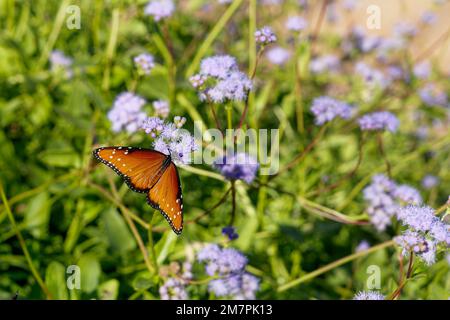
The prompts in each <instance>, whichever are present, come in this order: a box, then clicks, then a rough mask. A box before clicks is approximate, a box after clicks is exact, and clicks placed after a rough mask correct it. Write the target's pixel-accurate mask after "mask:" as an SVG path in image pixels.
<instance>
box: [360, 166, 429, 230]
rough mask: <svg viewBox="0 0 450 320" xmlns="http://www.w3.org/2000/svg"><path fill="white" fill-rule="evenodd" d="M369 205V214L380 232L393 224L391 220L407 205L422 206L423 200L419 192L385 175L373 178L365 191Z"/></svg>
mask: <svg viewBox="0 0 450 320" xmlns="http://www.w3.org/2000/svg"><path fill="white" fill-rule="evenodd" d="M363 196H364V200H365V201H366V202H367V203H368V207H367V213H368V214H369V216H370V221H371V223H372V224H373V225H374V226H375V228H376V229H377V230H378V231H384V230H385V229H386V227H387V226H389V225H390V224H391V218H392V217H393V216H394V215H395V213H396V212H397V211H398V209H399V208H401V206H402V205H405V204H420V203H422V198H421V196H420V194H419V192H418V191H417V190H415V189H414V188H412V187H410V186H407V185H397V184H396V183H395V182H394V181H392V180H391V179H389V178H388V177H386V176H385V175H382V174H378V175H375V176H373V177H372V183H371V184H370V185H369V186H367V187H366V188H365V189H364V190H363Z"/></svg>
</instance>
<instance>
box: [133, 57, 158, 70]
mask: <svg viewBox="0 0 450 320" xmlns="http://www.w3.org/2000/svg"><path fill="white" fill-rule="evenodd" d="M133 61H134V63H135V64H136V67H137V68H138V70H139V71H141V72H142V73H143V74H149V73H150V71H151V70H152V69H153V68H154V67H155V62H154V58H153V56H152V55H151V54H148V53H141V54H140V55H138V56H136V57H134V59H133Z"/></svg>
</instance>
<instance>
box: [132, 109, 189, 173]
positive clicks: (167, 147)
mask: <svg viewBox="0 0 450 320" xmlns="http://www.w3.org/2000/svg"><path fill="white" fill-rule="evenodd" d="M185 122H186V119H185V118H183V117H175V118H174V123H167V122H164V121H163V120H162V119H160V118H158V117H150V118H147V119H146V120H145V121H143V123H142V126H141V127H142V129H144V130H145V132H146V133H148V134H150V135H151V137H152V138H154V139H155V140H154V141H153V148H154V149H155V150H156V151H159V152H162V153H164V154H166V155H170V157H171V158H172V160H173V161H175V162H179V163H183V164H186V163H189V162H190V161H191V153H192V152H193V151H195V150H197V147H198V146H197V144H196V142H195V139H194V137H193V136H192V135H191V134H190V133H189V132H188V131H187V130H184V129H181V127H182V125H183V124H184V123H185Z"/></svg>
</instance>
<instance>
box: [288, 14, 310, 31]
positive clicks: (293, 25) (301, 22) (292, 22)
mask: <svg viewBox="0 0 450 320" xmlns="http://www.w3.org/2000/svg"><path fill="white" fill-rule="evenodd" d="M307 26H308V22H306V20H305V19H303V18H302V17H300V16H290V17H289V18H288V19H287V20H286V23H285V27H286V29H288V30H291V31H297V32H298V31H302V30H304V29H306V27H307Z"/></svg>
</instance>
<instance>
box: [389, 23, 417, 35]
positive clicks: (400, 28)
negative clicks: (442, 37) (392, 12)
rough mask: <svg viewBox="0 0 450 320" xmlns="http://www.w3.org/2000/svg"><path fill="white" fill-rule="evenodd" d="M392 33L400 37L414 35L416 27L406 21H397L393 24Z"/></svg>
mask: <svg viewBox="0 0 450 320" xmlns="http://www.w3.org/2000/svg"><path fill="white" fill-rule="evenodd" d="M394 34H395V35H396V36H397V37H400V38H409V37H414V36H415V35H416V34H417V28H416V26H415V25H413V24H412V23H410V22H407V21H402V22H398V23H396V24H395V25H394Z"/></svg>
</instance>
